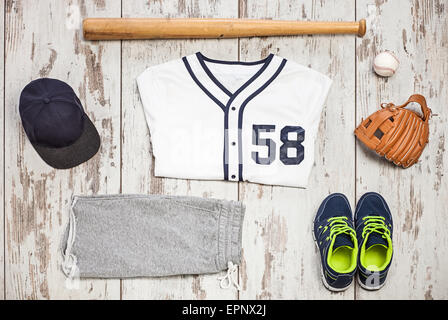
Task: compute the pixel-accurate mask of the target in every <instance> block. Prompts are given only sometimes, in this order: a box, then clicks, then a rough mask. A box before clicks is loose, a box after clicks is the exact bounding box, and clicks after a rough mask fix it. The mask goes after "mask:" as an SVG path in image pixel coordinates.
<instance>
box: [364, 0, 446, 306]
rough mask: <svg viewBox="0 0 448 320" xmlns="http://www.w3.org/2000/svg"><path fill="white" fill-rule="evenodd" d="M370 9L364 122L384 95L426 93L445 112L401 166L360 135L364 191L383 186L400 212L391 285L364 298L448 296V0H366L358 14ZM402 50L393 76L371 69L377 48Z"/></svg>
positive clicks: (398, 99)
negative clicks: (417, 155) (412, 161)
mask: <svg viewBox="0 0 448 320" xmlns="http://www.w3.org/2000/svg"><path fill="white" fill-rule="evenodd" d="M366 13H367V15H368V33H367V34H366V36H365V38H363V39H362V40H358V41H357V48H356V49H357V70H358V71H357V123H359V122H360V121H361V118H362V117H366V116H367V115H369V114H370V113H372V112H374V111H376V110H377V109H378V108H379V104H380V103H381V102H395V103H397V104H398V103H402V102H404V101H405V100H406V99H407V98H408V97H409V95H411V94H413V93H421V94H423V95H424V96H426V98H427V100H428V105H429V106H430V107H431V108H432V110H433V112H434V113H436V114H438V115H437V116H434V117H432V119H431V121H430V138H429V145H428V146H427V148H426V149H425V151H424V152H423V154H422V156H421V161H420V162H419V163H418V164H416V165H414V166H413V167H411V168H409V169H406V170H404V169H401V168H397V167H395V166H393V165H391V164H389V163H388V162H387V161H385V160H383V159H380V158H378V157H377V156H376V155H375V154H373V153H371V152H367V151H366V149H365V148H363V147H361V145H360V143H357V149H356V152H357V159H358V161H357V194H356V196H357V198H359V197H360V196H361V195H362V194H363V193H364V192H366V191H377V192H380V193H381V194H383V195H384V196H385V198H386V200H387V201H388V204H389V206H390V208H391V211H392V214H393V218H394V226H395V232H394V238H393V241H394V248H395V250H394V258H393V259H394V260H393V264H392V267H391V270H390V274H389V276H388V280H387V283H386V285H385V287H384V288H382V289H381V290H379V291H377V292H367V291H365V290H362V289H361V288H358V289H357V291H356V297H357V298H359V299H379V298H381V299H447V298H448V288H447V283H448V275H447V273H446V265H447V264H448V246H447V244H448V234H447V232H446V226H447V225H448V208H447V206H446V203H448V183H447V179H446V175H444V174H445V172H446V164H447V161H448V154H447V152H446V144H445V140H446V137H447V136H448V127H447V120H448V115H447V114H446V112H444V108H445V105H446V101H447V100H448V83H447V81H446V79H445V76H446V74H448V59H447V57H448V38H447V34H448V21H447V19H446V17H447V15H448V7H447V6H446V5H445V3H444V2H442V1H432V0H422V1H410V0H409V1H406V0H402V1H391V0H389V1H376V3H372V1H368V0H358V1H357V14H358V17H362V16H365V15H366ZM386 49H387V50H391V51H394V52H395V53H396V55H397V56H398V58H399V60H400V61H401V66H400V68H399V69H398V72H397V73H396V74H395V75H394V76H393V77H391V78H389V79H384V78H380V77H377V76H376V75H374V74H373V72H372V71H371V70H372V69H371V68H372V67H371V66H372V60H373V58H374V55H375V54H376V53H378V52H380V51H382V50H386Z"/></svg>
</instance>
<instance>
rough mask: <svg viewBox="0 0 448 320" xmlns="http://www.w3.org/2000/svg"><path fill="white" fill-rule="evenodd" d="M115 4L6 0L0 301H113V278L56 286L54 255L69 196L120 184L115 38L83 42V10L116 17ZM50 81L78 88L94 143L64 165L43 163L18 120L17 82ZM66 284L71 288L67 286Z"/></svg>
mask: <svg viewBox="0 0 448 320" xmlns="http://www.w3.org/2000/svg"><path fill="white" fill-rule="evenodd" d="M120 11H121V6H120V2H119V1H88V2H87V1H58V0H46V1H39V2H37V1H32V2H30V1H12V0H8V1H6V23H5V24H6V28H5V33H6V47H5V54H6V65H5V69H6V79H7V81H6V84H5V99H6V109H7V112H6V117H5V122H6V125H5V130H6V132H7V133H8V136H7V143H6V146H5V149H6V154H5V166H6V176H5V180H6V186H7V188H6V190H5V198H6V212H5V215H6V225H5V229H6V258H5V259H6V271H5V273H6V276H5V277H6V298H7V299H62V298H64V299H65V298H78V299H110V298H114V299H118V298H119V297H120V286H119V285H120V282H119V280H110V281H103V280H97V281H90V280H82V281H81V282H80V283H79V282H76V281H74V282H73V283H67V282H65V276H64V275H63V273H62V271H61V267H60V265H61V262H62V257H61V254H60V251H59V245H60V241H61V236H62V234H63V231H64V230H65V227H66V224H67V222H68V213H69V205H70V199H71V195H72V193H76V194H93V193H118V192H119V189H120V148H119V145H120V139H119V135H120V130H119V128H120V87H119V84H120V64H119V61H120V43H119V42H85V41H83V40H82V32H81V30H80V26H81V18H82V17H86V16H113V17H116V16H119V15H120ZM39 77H53V78H58V79H61V80H63V81H66V82H67V83H69V84H70V85H71V86H72V87H73V88H74V90H75V91H76V92H77V93H78V96H79V98H80V100H81V101H82V103H83V106H84V108H85V110H86V112H87V113H88V115H89V117H90V119H91V120H92V121H93V122H94V123H95V126H96V127H97V129H98V131H99V133H100V136H101V139H102V145H101V149H100V151H99V153H98V154H97V155H96V156H95V157H94V158H92V159H91V160H90V161H88V162H87V163H84V164H82V165H80V166H78V167H76V168H74V169H71V170H55V169H53V168H51V167H49V166H47V165H46V164H45V163H44V162H43V161H42V160H41V159H40V158H39V156H38V155H37V153H36V152H35V151H34V149H33V147H32V146H31V144H30V143H29V141H28V139H27V138H26V135H25V134H24V131H23V129H22V126H21V122H20V117H19V114H18V100H19V95H20V92H21V90H22V88H23V87H24V86H25V85H26V84H27V83H28V82H29V81H30V80H33V79H36V78H39ZM69 285H71V287H70V286H69Z"/></svg>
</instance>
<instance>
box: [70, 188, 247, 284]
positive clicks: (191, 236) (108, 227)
mask: <svg viewBox="0 0 448 320" xmlns="http://www.w3.org/2000/svg"><path fill="white" fill-rule="evenodd" d="M244 211H245V208H244V205H242V204H241V203H239V202H235V201H226V200H215V199H204V198H196V197H176V196H165V195H121V194H120V195H99V196H74V197H73V200H72V206H71V212H70V222H69V224H68V226H67V230H66V232H65V235H64V237H63V241H62V252H63V256H64V262H63V265H62V269H63V271H64V273H65V274H66V275H67V276H68V277H73V276H75V275H76V276H79V277H84V278H129V277H157V276H169V275H181V274H204V273H215V272H219V271H222V270H225V269H227V267H228V263H230V262H232V263H234V264H239V263H240V260H241V232H242V224H243V217H244Z"/></svg>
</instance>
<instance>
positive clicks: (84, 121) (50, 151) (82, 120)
mask: <svg viewBox="0 0 448 320" xmlns="http://www.w3.org/2000/svg"><path fill="white" fill-rule="evenodd" d="M19 113H20V117H21V119H22V125H23V128H24V129H25V133H26V135H27V136H28V139H29V140H30V142H31V144H32V145H33V147H34V149H35V150H36V151H37V153H38V154H39V155H40V157H41V158H42V159H43V160H44V161H45V162H46V163H47V164H48V165H50V166H52V167H53V168H56V169H69V168H73V167H76V166H77V165H79V164H81V163H83V162H85V161H87V160H89V159H90V158H92V157H93V156H94V155H95V154H96V153H97V152H98V149H99V147H100V136H99V134H98V131H97V130H96V128H95V126H94V125H93V123H92V121H90V119H89V117H88V116H87V114H86V113H85V112H84V109H83V107H82V104H81V102H80V101H79V99H78V97H77V96H76V94H75V92H74V91H73V89H72V87H70V86H69V85H68V84H67V83H65V82H63V81H60V80H56V79H50V78H41V79H37V80H34V81H31V82H30V83H29V84H28V85H27V86H26V87H25V88H23V90H22V94H21V95H20V103H19Z"/></svg>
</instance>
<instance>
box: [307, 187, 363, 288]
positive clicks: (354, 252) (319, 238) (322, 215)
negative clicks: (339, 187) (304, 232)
mask: <svg viewBox="0 0 448 320" xmlns="http://www.w3.org/2000/svg"><path fill="white" fill-rule="evenodd" d="M313 229H314V230H313V237H314V241H315V242H316V245H317V247H318V249H319V252H320V255H321V263H322V264H321V266H322V268H321V272H322V281H323V283H324V285H325V287H326V288H327V289H329V290H331V291H343V290H345V289H347V288H348V287H349V286H350V285H351V283H352V282H353V276H354V274H355V272H356V262H357V258H358V241H357V238H356V234H355V229H354V226H353V218H352V210H351V209H350V203H349V202H348V200H347V198H346V197H345V196H344V195H343V194H341V193H333V194H331V195H329V196H328V197H326V198H325V199H324V201H323V202H322V204H321V205H320V207H319V210H318V211H317V214H316V218H315V219H314V227H313Z"/></svg>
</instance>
